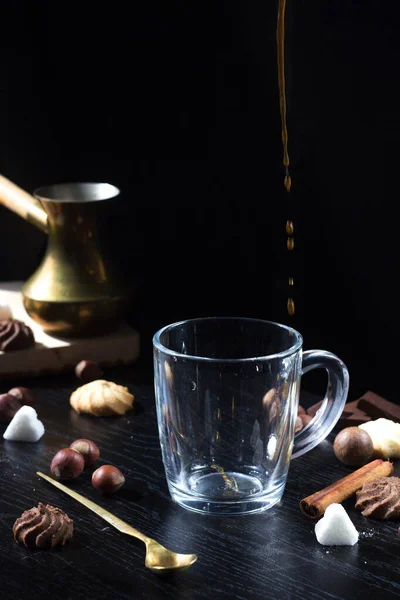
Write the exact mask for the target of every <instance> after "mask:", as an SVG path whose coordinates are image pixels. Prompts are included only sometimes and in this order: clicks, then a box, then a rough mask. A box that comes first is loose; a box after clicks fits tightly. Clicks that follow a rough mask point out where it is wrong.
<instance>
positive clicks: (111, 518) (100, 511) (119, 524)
mask: <svg viewBox="0 0 400 600" xmlns="http://www.w3.org/2000/svg"><path fill="white" fill-rule="evenodd" d="M36 475H39V477H43V479H45V480H46V481H48V482H49V483H51V484H52V485H54V486H55V487H56V488H58V489H59V490H62V491H63V492H65V493H66V494H68V495H69V496H71V497H72V498H74V499H75V500H77V501H78V502H80V503H81V504H83V505H84V506H86V508H89V509H90V510H92V511H93V512H94V513H96V515H98V516H99V517H101V518H102V519H104V520H105V521H107V523H110V525H112V526H113V527H115V528H116V529H118V531H121V532H122V533H126V534H127V535H131V536H132V537H135V538H137V539H138V540H141V541H142V542H144V543H146V542H148V541H150V538H148V537H147V535H144V534H143V533H141V532H140V531H138V530H137V529H135V528H134V527H131V525H129V524H128V523H125V521H122V519H119V518H118V517H116V516H115V515H113V514H112V513H110V512H109V511H108V510H106V509H105V508H102V507H101V506H99V505H98V504H96V503H95V502H92V501H91V500H89V499H88V498H85V497H84V496H81V494H78V492H75V491H74V490H71V489H70V488H68V487H67V486H65V485H63V484H62V483H60V482H59V481H56V480H55V479H52V478H51V477H48V476H47V475H45V474H44V473H41V472H40V471H37V472H36Z"/></svg>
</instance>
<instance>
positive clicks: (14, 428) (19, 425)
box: [3, 406, 44, 442]
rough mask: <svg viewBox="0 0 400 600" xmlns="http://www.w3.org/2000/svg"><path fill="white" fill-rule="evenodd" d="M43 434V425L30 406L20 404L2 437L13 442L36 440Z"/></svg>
mask: <svg viewBox="0 0 400 600" xmlns="http://www.w3.org/2000/svg"><path fill="white" fill-rule="evenodd" d="M43 434H44V425H43V423H42V422H41V421H39V419H38V416H37V412H36V410H35V409H34V408H32V406H22V407H21V408H20V409H19V411H18V412H16V413H15V415H14V418H13V419H12V421H11V422H10V424H9V425H8V427H7V429H6V430H5V432H4V435H3V437H4V439H5V440H9V441H13V442H37V441H38V440H40V438H41V437H42V435H43Z"/></svg>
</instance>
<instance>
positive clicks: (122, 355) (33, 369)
mask: <svg viewBox="0 0 400 600" xmlns="http://www.w3.org/2000/svg"><path fill="white" fill-rule="evenodd" d="M21 285H22V282H21V281H13V282H7V283H0V305H1V304H3V305H4V304H8V305H9V307H10V309H11V312H12V316H13V318H14V319H19V320H20V321H23V322H24V323H26V324H27V325H29V327H31V329H32V331H33V333H34V335H35V340H36V345H35V347H34V348H30V349H29V350H17V351H15V352H1V351H0V378H2V377H10V376H16V375H17V376H18V377H27V376H34V375H43V374H44V373H58V372H61V371H67V370H72V369H74V368H75V365H76V364H77V363H78V362H79V361H80V360H94V361H96V362H97V363H99V364H100V365H104V366H112V365H117V364H130V363H132V362H134V361H135V360H136V359H137V358H138V357H139V351H140V347H139V334H138V332H137V331H135V330H134V329H133V328H132V327H130V326H129V325H128V324H127V323H122V324H121V326H120V327H119V329H118V330H117V331H115V332H113V333H110V334H108V335H104V336H96V337H91V338H80V339H68V338H62V337H53V336H51V335H48V334H47V333H45V332H44V331H43V330H42V329H41V327H40V326H39V325H38V324H37V323H35V321H33V320H32V319H31V318H30V317H29V315H28V314H27V312H26V310H25V308H24V306H23V303H22V295H21V292H20V290H21Z"/></svg>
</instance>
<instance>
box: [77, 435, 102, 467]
mask: <svg viewBox="0 0 400 600" xmlns="http://www.w3.org/2000/svg"><path fill="white" fill-rule="evenodd" d="M70 448H72V450H75V451H76V452H79V454H82V456H83V458H84V461H85V467H91V466H92V465H94V463H95V462H96V461H97V459H98V458H99V456H100V450H99V448H98V447H97V446H96V444H95V443H94V442H92V440H85V439H81V440H75V441H74V442H72V444H71V445H70Z"/></svg>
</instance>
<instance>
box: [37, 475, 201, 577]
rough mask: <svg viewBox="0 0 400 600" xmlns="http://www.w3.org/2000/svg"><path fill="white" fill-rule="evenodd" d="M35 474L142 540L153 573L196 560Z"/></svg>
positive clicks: (190, 555)
mask: <svg viewBox="0 0 400 600" xmlns="http://www.w3.org/2000/svg"><path fill="white" fill-rule="evenodd" d="M36 474H37V475H39V477H42V478H43V479H45V480H46V481H48V482H49V483H51V484H52V485H54V486H55V487H56V488H58V489H59V490H62V491H63V492H65V493H66V494H68V496H71V497H72V498H74V499H75V500H77V501H78V502H80V503H81V504H83V505H84V506H86V507H87V508H89V509H90V510H92V511H93V512H94V513H96V515H98V516H99V517H101V518H102V519H104V520H105V521H107V523H110V525H112V526H113V527H115V529H118V531H121V532H122V533H126V534H127V535H130V536H131V537H134V538H136V539H138V540H141V541H142V542H144V544H145V545H146V558H145V563H144V564H145V566H146V567H147V568H148V569H150V570H151V571H154V573H158V574H160V575H161V574H167V573H172V572H176V571H183V570H184V569H187V568H188V567H190V566H191V565H192V564H193V563H195V562H196V560H197V556H196V554H179V553H178V552H173V551H172V550H168V548H165V547H164V546H162V545H161V544H159V543H158V542H156V540H153V538H150V537H148V536H147V535H144V533H141V532H140V531H138V530H137V529H135V528H134V527H132V526H131V525H129V523H126V522H125V521H122V519H119V518H118V517H116V516H115V515H113V514H112V513H110V512H109V511H108V510H106V509H105V508H103V507H102V506H99V505H98V504H95V503H94V502H92V501H91V500H89V499H88V498H85V497H84V496H82V495H81V494H78V492H75V491H74V490H71V489H70V488H69V487H67V486H66V485H64V484H62V483H60V482H59V481H56V480H55V479H52V478H51V477H48V475H45V474H44V473H41V472H40V471H37V473H36Z"/></svg>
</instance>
